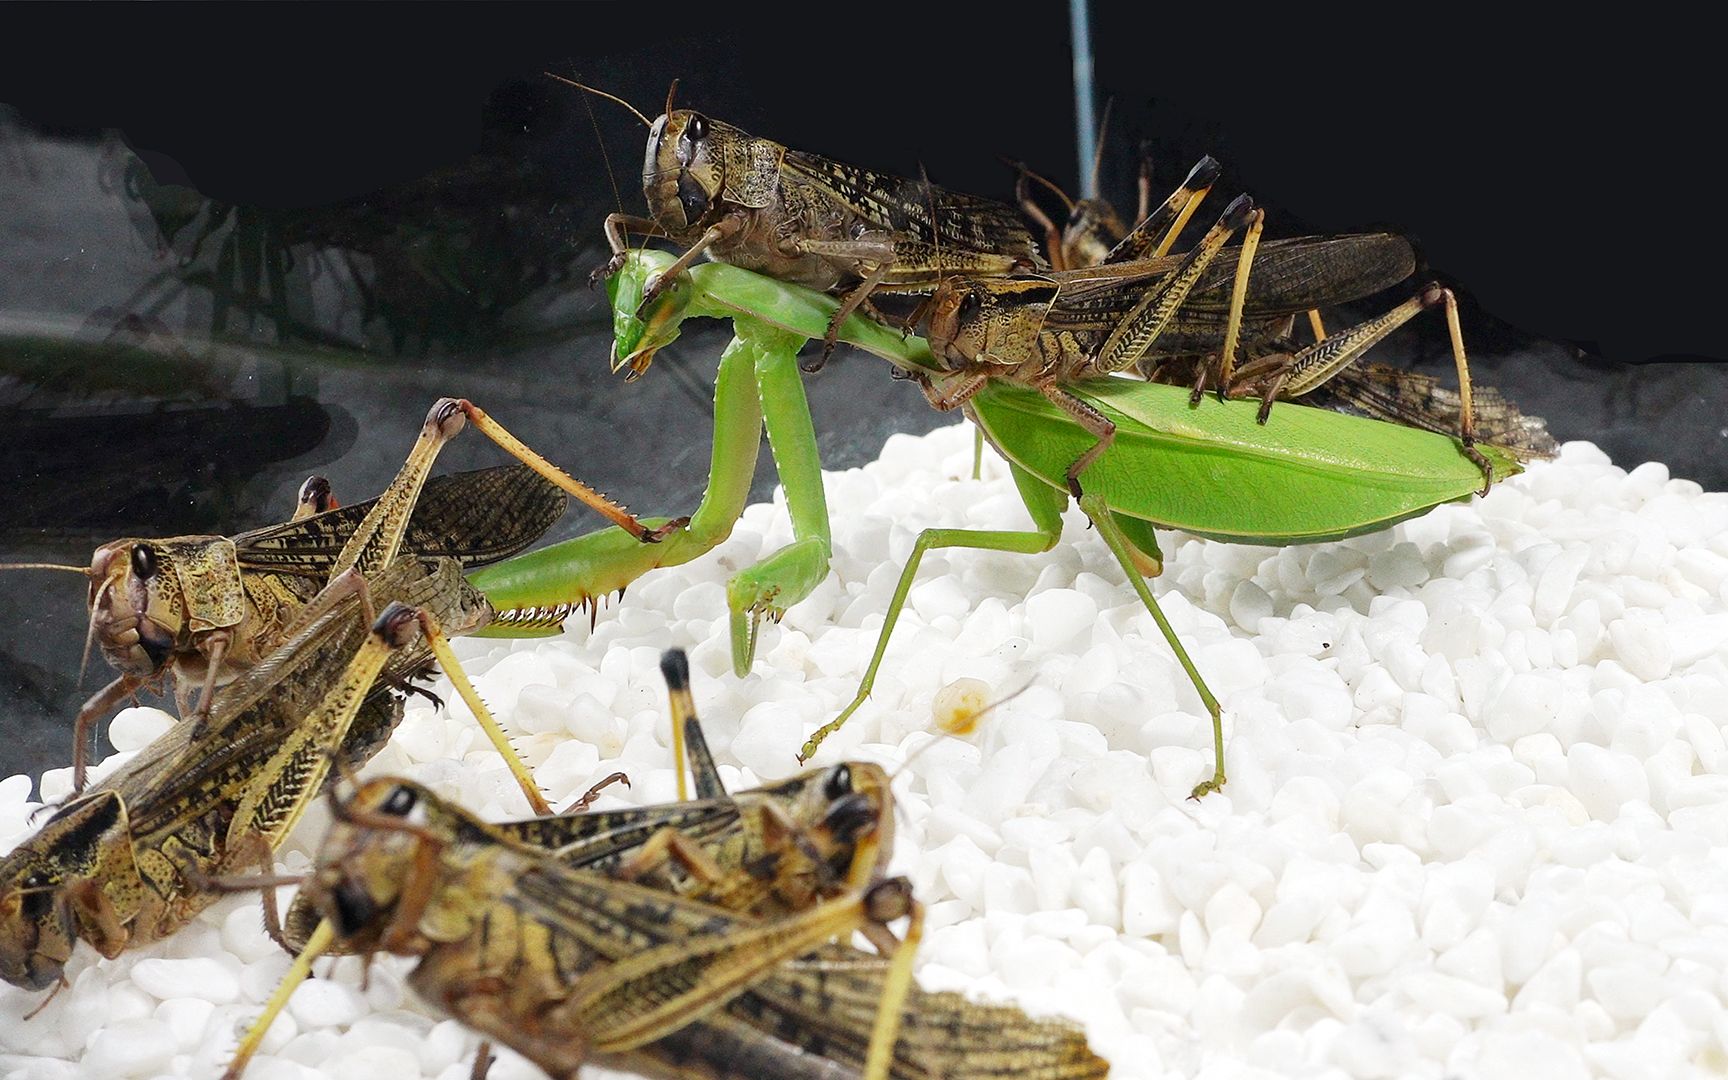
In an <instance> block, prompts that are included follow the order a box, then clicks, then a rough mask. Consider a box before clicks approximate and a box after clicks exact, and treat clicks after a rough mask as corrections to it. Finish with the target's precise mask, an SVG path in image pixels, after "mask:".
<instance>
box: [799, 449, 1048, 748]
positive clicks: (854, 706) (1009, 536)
mask: <svg viewBox="0 0 1728 1080" xmlns="http://www.w3.org/2000/svg"><path fill="white" fill-rule="evenodd" d="M1008 468H1009V471H1010V472H1011V473H1012V475H1013V477H1014V483H1015V485H1016V486H1017V487H1018V488H1019V489H1020V497H1021V499H1022V500H1024V501H1025V503H1026V510H1027V512H1028V513H1030V514H1031V515H1032V525H1033V528H1031V529H1029V530H1021V529H925V530H924V531H923V532H921V533H919V534H918V539H917V541H916V542H914V543H913V545H912V556H911V558H909V559H907V560H906V568H905V569H904V570H902V571H900V583H899V584H898V585H896V586H895V587H894V597H893V599H891V600H889V601H888V611H887V613H886V614H885V615H884V617H883V621H882V633H881V634H880V635H878V636H877V638H876V651H875V652H874V653H873V654H872V655H871V657H870V666H869V667H867V668H865V669H864V678H863V679H862V680H861V681H860V682H859V683H858V693H857V696H855V697H853V699H852V703H851V704H849V705H847V706H846V707H845V708H844V709H842V710H841V711H840V715H839V716H836V717H835V718H834V719H833V720H831V721H829V722H828V723H827V724H825V725H823V726H822V727H821V728H818V729H817V730H816V732H815V733H814V734H813V735H811V736H810V738H809V740H808V741H806V742H805V743H804V748H803V749H802V750H800V751H798V760H799V762H800V763H802V762H805V761H808V760H810V758H811V757H812V756H813V755H815V753H816V749H817V748H818V747H819V746H821V745H822V743H823V741H824V740H825V739H827V738H828V736H830V735H832V734H834V733H835V732H836V731H839V730H840V728H841V727H842V726H844V725H845V723H846V721H847V720H849V719H851V717H852V714H853V713H855V712H857V711H858V709H859V707H860V706H862V705H863V704H864V702H865V701H867V700H868V699H869V697H870V691H871V689H872V688H873V687H875V685H876V672H877V670H878V669H879V668H881V666H882V657H883V656H884V655H886V654H887V652H888V639H889V638H890V637H891V636H893V633H894V625H895V624H896V623H897V622H899V621H900V612H901V611H902V610H903V609H904V608H905V607H906V597H907V596H908V595H909V594H910V593H911V592H912V582H913V580H914V579H916V578H917V576H918V565H919V564H920V563H921V562H923V561H924V556H925V554H926V553H927V552H930V551H934V550H936V549H937V548H974V549H977V550H979V551H1012V552H1017V553H1019V554H1022V555H1038V554H1041V553H1043V552H1046V551H1049V550H1050V549H1051V548H1053V547H1055V546H1056V541H1058V540H1060V539H1061V538H1062V508H1063V506H1065V505H1066V504H1067V499H1066V497H1065V496H1064V495H1063V494H1062V493H1061V492H1059V491H1057V490H1055V489H1054V488H1052V487H1050V486H1049V485H1047V484H1045V483H1043V482H1042V481H1040V480H1038V479H1037V478H1035V477H1033V476H1032V475H1031V474H1030V473H1027V472H1025V471H1024V470H1023V469H1021V468H1020V466H1018V465H1014V464H1012V463H1010V464H1009V466H1008Z"/></svg>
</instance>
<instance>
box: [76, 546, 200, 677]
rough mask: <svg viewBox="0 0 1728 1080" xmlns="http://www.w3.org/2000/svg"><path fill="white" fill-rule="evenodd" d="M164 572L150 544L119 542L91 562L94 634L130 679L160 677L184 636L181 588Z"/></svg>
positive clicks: (101, 549)
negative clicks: (130, 676) (133, 676)
mask: <svg viewBox="0 0 1728 1080" xmlns="http://www.w3.org/2000/svg"><path fill="white" fill-rule="evenodd" d="M164 569H165V567H163V566H162V564H161V560H160V559H159V558H158V556H157V554H156V549H155V547H153V546H152V545H151V543H150V541H148V540H115V541H112V542H110V543H107V544H103V545H102V546H101V547H99V548H97V549H96V553H95V554H94V555H93V556H91V559H90V624H91V634H92V636H93V637H94V638H95V641H96V644H97V646H98V647H99V648H101V650H102V655H103V656H104V657H106V658H107V659H108V662H109V663H110V664H113V665H114V666H115V667H116V668H118V669H119V670H120V671H123V672H125V673H126V674H128V675H138V676H147V675H154V674H155V673H156V672H158V671H161V670H162V669H163V668H164V667H166V666H167V664H168V661H169V660H170V658H171V654H172V653H173V651H174V646H175V644H176V643H177V642H178V641H179V639H180V638H181V635H182V634H183V633H184V631H185V628H186V617H185V614H186V604H185V600H184V598H183V597H182V596H181V593H180V588H179V582H178V581H177V580H176V578H175V576H174V574H173V573H166V574H165V573H163V572H162V571H163V570H164Z"/></svg>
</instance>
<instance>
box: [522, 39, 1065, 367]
mask: <svg viewBox="0 0 1728 1080" xmlns="http://www.w3.org/2000/svg"><path fill="white" fill-rule="evenodd" d="M548 74H549V75H550V74H551V73H550V72H548ZM551 77H552V78H555V79H559V81H560V82H566V83H570V80H569V79H563V78H560V77H559V76H556V75H552V76H551ZM570 84H571V85H572V86H578V87H580V88H581V89H584V90H587V89H588V87H584V86H581V84H580V83H570ZM676 86H677V84H676V83H674V84H673V87H674V90H676ZM595 92H596V93H598V91H595ZM602 96H605V97H607V98H610V99H611V100H613V101H619V103H620V104H625V107H626V108H630V111H631V112H632V113H634V114H635V116H636V118H637V119H638V120H641V121H642V123H643V125H644V126H646V127H647V128H648V147H647V153H646V155H645V156H644V157H643V162H642V193H643V195H644V196H646V197H647V200H648V213H649V216H648V217H646V218H642V217H635V216H632V215H627V214H623V213H615V214H611V215H608V216H607V218H606V240H607V243H608V244H610V245H611V248H612V254H613V257H612V261H611V262H610V263H608V264H607V266H606V267H604V268H603V269H602V270H601V271H600V276H604V275H607V274H612V273H615V272H616V271H617V270H618V268H619V267H620V266H622V265H623V260H624V255H625V253H626V252H628V250H629V241H628V235H629V234H631V233H636V234H639V235H645V236H655V237H665V238H667V239H669V240H671V241H672V242H673V243H676V244H679V245H682V246H683V247H684V248H685V250H684V252H683V254H682V255H680V256H679V257H678V259H677V261H676V262H674V263H673V264H672V265H671V266H670V267H668V268H667V270H666V272H665V273H664V274H662V275H661V276H660V277H659V279H658V280H657V281H655V282H654V283H652V284H651V285H650V286H649V287H648V288H647V289H646V290H645V291H644V292H643V294H642V301H641V303H640V304H639V305H638V310H639V311H641V310H646V309H647V308H648V306H649V305H650V304H651V303H652V302H653V301H654V300H655V299H656V298H657V297H659V296H660V294H661V293H662V292H664V291H665V290H666V289H667V288H669V287H671V285H672V283H673V282H674V281H675V280H676V279H677V278H678V276H679V274H681V273H682V272H683V271H684V270H686V269H687V268H689V267H690V265H691V264H693V263H694V262H695V261H696V260H697V259H698V258H699V257H700V256H702V255H704V254H707V255H708V256H709V257H711V258H714V259H718V260H720V261H721V262H728V263H731V264H733V265H734V266H741V267H743V268H745V269H746V270H754V271H756V272H757V273H760V274H765V275H767V276H768V277H772V278H778V279H779V280H781V281H790V282H794V283H796V284H799V285H803V286H805V287H807V288H811V289H816V290H818V291H820V292H842V293H843V299H842V301H841V304H840V307H839V309H838V310H836V311H835V313H834V315H833V317H832V318H831V319H830V320H829V323H828V333H827V335H826V337H825V338H824V340H823V352H822V355H823V358H824V359H826V358H827V356H828V354H829V353H830V352H832V351H833V348H834V343H835V340H836V335H837V334H838V333H839V327H840V324H841V323H843V322H845V321H846V317H847V316H848V315H850V314H851V313H852V312H853V311H855V310H857V309H858V307H859V305H860V304H863V303H864V302H865V301H866V300H867V299H868V298H869V296H870V294H871V293H872V292H873V291H875V290H876V289H878V288H883V289H890V290H894V291H902V292H906V291H927V290H928V289H929V288H930V287H932V286H934V285H935V284H936V282H937V280H938V279H939V278H941V277H942V276H943V275H945V274H954V273H969V274H981V275H996V274H1002V275H1005V274H1012V273H1016V272H1019V271H1024V270H1037V269H1041V268H1043V266H1044V265H1045V263H1044V259H1043V258H1042V256H1040V255H1039V253H1038V248H1037V245H1036V243H1034V241H1033V239H1032V236H1031V234H1030V233H1029V232H1028V231H1027V230H1026V227H1025V225H1024V224H1023V223H1022V222H1021V220H1020V217H1019V215H1018V214H1016V213H1015V211H1014V208H1013V207H1010V206H1007V205H1005V204H1003V203H999V202H995V201H993V200H990V199H984V198H979V197H978V196H975V195H964V194H961V193H959V192H954V191H948V190H946V189H943V188H939V187H936V186H935V185H933V184H931V183H930V182H929V181H927V180H910V179H907V178H904V177H899V176H890V175H888V174H886V173H879V172H874V171H872V170H869V169H860V168H858V167H856V166H852V165H847V164H845V163H843V162H839V161H835V160H833V159H832V158H826V157H823V156H821V155H819V154H812V153H808V152H806V151H802V150H793V149H790V148H788V147H785V146H782V145H780V144H779V143H777V142H774V141H772V140H770V139H764V138H760V137H758V136H755V135H751V134H749V133H748V132H745V131H741V130H740V129H738V128H735V127H733V126H732V125H730V124H727V123H724V122H722V121H719V120H715V119H712V118H711V117H708V116H705V115H703V114H701V113H698V112H694V111H692V110H690V109H673V108H672V96H671V95H670V94H668V95H667V100H666V111H665V113H664V114H662V115H661V116H660V117H659V118H658V119H656V120H653V121H649V119H648V118H647V117H646V116H643V115H642V114H641V113H640V112H638V111H637V110H636V109H634V108H631V107H630V106H629V105H628V104H626V103H624V102H622V101H621V100H620V99H618V98H614V97H612V95H610V94H605V95H602ZM819 366H820V365H819V364H818V365H816V367H819ZM806 370H814V368H813V367H807V368H806Z"/></svg>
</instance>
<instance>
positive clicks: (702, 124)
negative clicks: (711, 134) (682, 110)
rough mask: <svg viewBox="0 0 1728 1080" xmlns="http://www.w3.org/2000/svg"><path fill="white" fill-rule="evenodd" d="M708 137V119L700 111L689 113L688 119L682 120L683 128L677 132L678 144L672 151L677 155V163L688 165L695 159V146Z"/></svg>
mask: <svg viewBox="0 0 1728 1080" xmlns="http://www.w3.org/2000/svg"><path fill="white" fill-rule="evenodd" d="M707 137H708V121H706V120H704V119H703V118H702V114H700V113H691V114H690V119H688V120H686V121H685V122H684V130H683V131H680V132H679V133H678V145H677V146H676V147H675V148H674V150H673V152H674V153H676V154H677V156H678V164H680V165H688V164H690V163H691V162H692V161H695V160H696V147H697V144H699V143H700V142H701V141H702V140H703V139H706V138H707Z"/></svg>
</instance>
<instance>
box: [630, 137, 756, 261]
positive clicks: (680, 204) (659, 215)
mask: <svg viewBox="0 0 1728 1080" xmlns="http://www.w3.org/2000/svg"><path fill="white" fill-rule="evenodd" d="M784 152H785V151H784V148H782V147H781V146H780V145H779V144H777V143H773V142H770V141H768V140H767V139H758V138H755V137H753V136H751V135H749V134H748V133H746V132H744V131H741V130H739V129H738V128H735V127H733V126H732V125H731V124H727V123H722V122H721V121H719V120H712V119H709V118H708V117H706V116H704V115H702V114H701V113H699V112H694V111H692V110H690V109H672V110H669V111H668V112H666V113H665V114H664V115H663V116H661V117H660V118H659V119H658V120H656V121H654V123H653V126H651V127H650V128H649V129H648V149H647V153H646V154H645V156H644V157H643V160H642V193H643V195H645V196H646V197H647V199H648V211H649V213H651V214H653V215H654V220H655V221H656V222H658V223H659V224H660V227H661V228H663V229H665V230H666V231H667V233H669V234H670V235H671V236H672V237H673V238H674V239H679V240H683V241H685V242H688V241H689V240H693V239H694V238H695V237H694V236H693V235H691V234H693V233H697V232H700V230H702V229H706V228H707V227H708V226H709V225H712V224H713V223H714V222H715V221H716V220H718V218H719V217H720V215H721V214H722V213H724V212H725V211H726V209H727V207H728V205H732V206H745V207H759V206H764V205H766V204H767V202H768V201H769V199H770V198H771V197H772V196H771V193H772V191H773V188H774V186H775V183H776V180H777V166H778V164H779V160H780V157H781V155H782V154H783V153H784Z"/></svg>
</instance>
